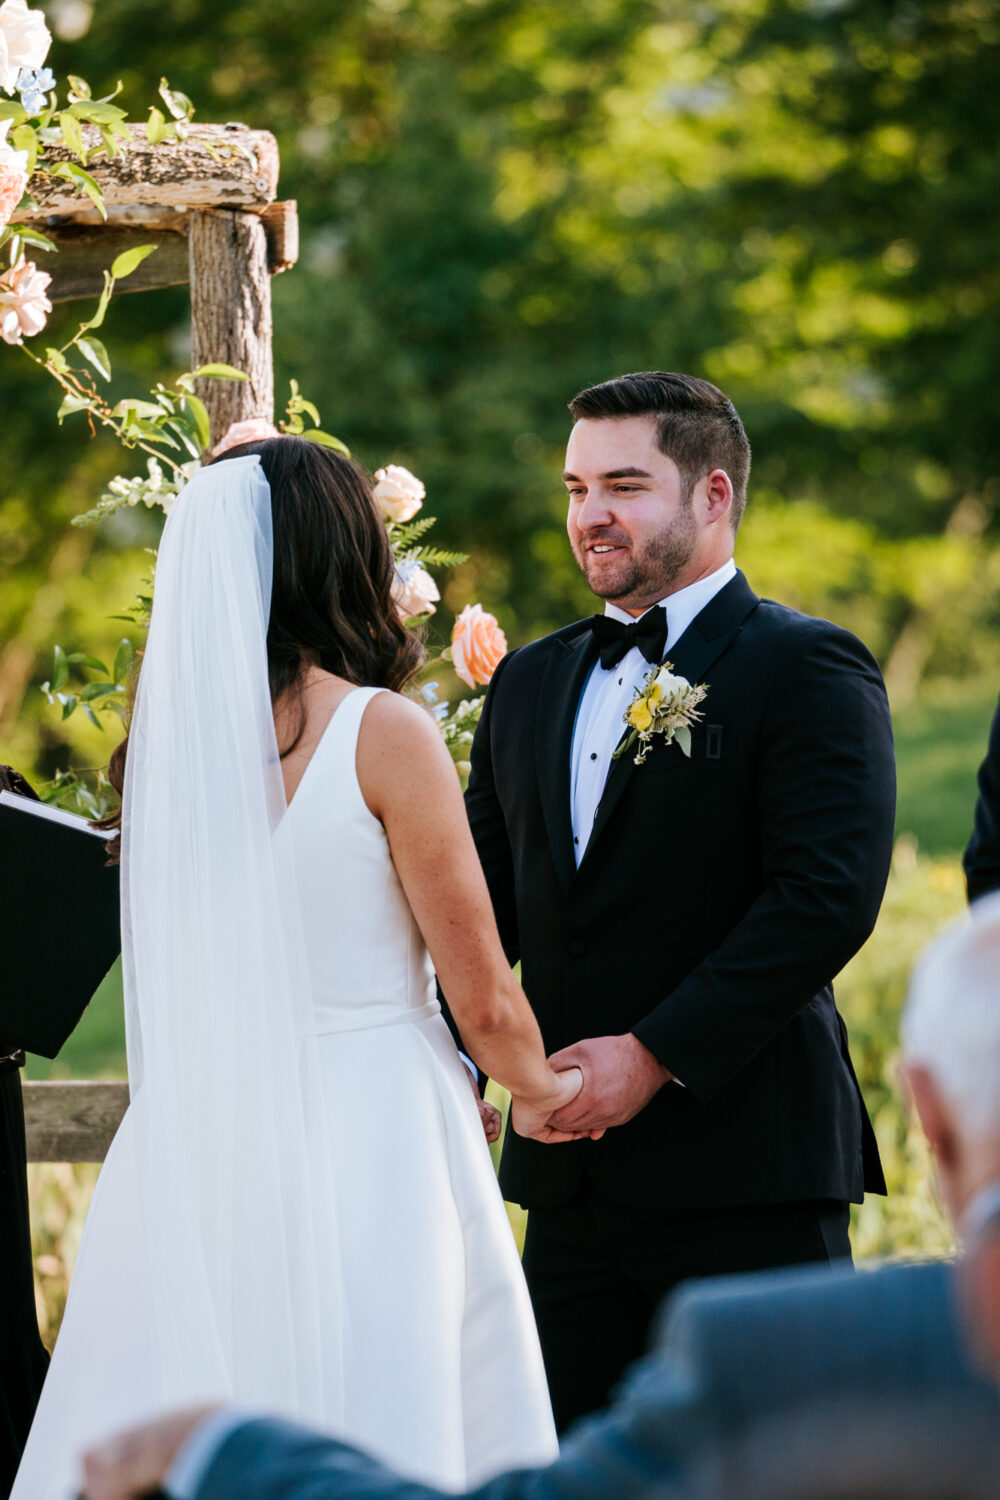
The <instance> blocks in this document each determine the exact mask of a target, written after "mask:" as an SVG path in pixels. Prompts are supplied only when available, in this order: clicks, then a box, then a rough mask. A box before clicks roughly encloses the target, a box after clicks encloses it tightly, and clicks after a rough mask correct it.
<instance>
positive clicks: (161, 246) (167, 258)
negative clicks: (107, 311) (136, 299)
mask: <svg viewBox="0 0 1000 1500" xmlns="http://www.w3.org/2000/svg"><path fill="white" fill-rule="evenodd" d="M49 238H50V239H51V240H52V241H53V242H54V243H55V246H56V249H57V250H58V252H59V253H58V254H57V255H48V256H46V255H42V254H35V256H34V258H35V261H36V262H37V264H38V266H39V268H40V269H41V270H43V271H47V272H48V273H49V275H50V276H51V277H52V282H51V284H50V286H49V289H48V297H49V301H50V302H75V301H76V300H77V299H78V298H80V297H99V296H100V294H101V289H102V288H103V286H104V272H105V271H108V270H110V269H111V263H112V261H113V260H114V259H115V256H116V255H121V253H122V251H123V250H131V249H133V248H134V247H135V246H138V245H155V246H156V253H155V254H154V255H150V256H149V257H148V258H147V259H146V260H144V261H143V262H142V264H141V265H140V266H138V267H137V268H136V269H135V270H134V271H133V272H132V274H131V276H129V277H127V278H126V279H125V280H124V281H121V282H119V283H117V285H116V289H115V292H116V295H119V294H120V293H122V292H149V291H152V290H153V289H154V288H156V287H161V286H180V285H182V284H183V283H184V282H186V281H187V279H188V247H187V237H186V236H185V235H183V234H179V233H178V232H177V231H176V230H171V229H155V230H149V229H117V228H112V229H106V228H103V227H99V226H98V225H96V224H68V225H64V226H62V227H60V228H58V229H55V230H50V231H49Z"/></svg>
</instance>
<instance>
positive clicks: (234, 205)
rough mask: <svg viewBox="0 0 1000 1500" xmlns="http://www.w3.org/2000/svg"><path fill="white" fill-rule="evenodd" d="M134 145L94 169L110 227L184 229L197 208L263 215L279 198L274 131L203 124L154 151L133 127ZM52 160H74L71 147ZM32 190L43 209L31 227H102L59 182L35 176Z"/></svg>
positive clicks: (141, 128)
mask: <svg viewBox="0 0 1000 1500" xmlns="http://www.w3.org/2000/svg"><path fill="white" fill-rule="evenodd" d="M128 130H129V133H130V136H131V140H130V141H129V142H128V143H127V145H126V149H125V150H124V151H123V152H122V154H121V155H120V156H116V157H113V158H109V157H107V156H95V157H93V158H92V160H91V161H90V162H88V164H87V170H88V171H89V172H90V173H91V175H92V176H93V177H94V178H95V179H96V180H97V182H98V183H99V184H100V188H101V191H102V193H103V194H104V203H105V207H106V209H107V215H108V218H107V222H108V223H109V224H117V225H126V224H142V225H145V226H146V227H148V228H159V229H171V228H176V227H177V225H178V221H179V220H183V218H184V217H185V216H186V215H187V214H188V213H189V212H190V210H191V209H201V208H208V207H217V208H231V209H239V210H242V211H244V212H256V213H262V212H263V210H264V209H265V208H266V207H267V205H268V204H269V203H273V202H274V199H275V196H276V194H277V191H278V144H277V142H276V141H275V139H274V136H273V135H271V134H270V132H269V131H267V130H250V129H248V127H247V126H246V125H237V124H232V125H196V126H192V128H191V133H190V135H189V136H188V138H187V140H184V141H161V142H160V144H159V145H158V146H151V145H150V144H149V142H148V141H147V140H146V127H145V125H129V126H128ZM83 137H84V142H85V144H86V145H87V147H88V149H89V148H91V147H93V146H95V145H98V146H99V145H100V137H99V135H98V134H97V131H96V130H95V129H94V127H93V126H91V125H88V126H84V128H83ZM206 142H207V143H208V144H209V145H210V146H211V147H212V148H213V150H211V151H210V150H208V149H206V145H205V144H204V143H206ZM46 159H47V160H48V161H49V162H50V163H52V164H54V163H56V162H58V161H73V160H74V158H73V156H72V155H71V153H70V152H69V151H68V150H66V149H65V148H64V147H60V146H52V147H49V148H48V150H47V151H46ZM28 191H29V192H30V194H31V196H32V197H33V198H34V200H35V207H34V208H32V209H29V210H27V211H26V212H22V213H19V214H18V218H19V219H20V220H23V221H24V222H26V223H34V224H43V225H44V224H46V223H52V222H53V221H57V222H58V221H62V222H64V223H73V224H101V223H103V222H104V221H103V220H102V218H101V215H100V214H99V213H98V211H97V209H96V208H95V207H94V206H93V204H92V203H91V202H90V200H89V199H87V198H81V197H80V196H79V195H78V194H76V193H75V192H74V191H73V187H72V184H71V183H68V182H64V181H63V180H62V178H59V177H49V176H46V175H38V174H36V175H35V176H33V177H32V178H31V179H30V181H29V183H28Z"/></svg>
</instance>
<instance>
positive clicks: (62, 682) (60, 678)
mask: <svg viewBox="0 0 1000 1500" xmlns="http://www.w3.org/2000/svg"><path fill="white" fill-rule="evenodd" d="M68 681H69V658H68V657H67V655H66V653H65V651H64V650H63V648H62V647H61V646H56V647H55V648H54V650H53V652H52V691H53V692H54V693H58V692H60V691H61V689H62V688H64V687H65V686H66V684H67V682H68Z"/></svg>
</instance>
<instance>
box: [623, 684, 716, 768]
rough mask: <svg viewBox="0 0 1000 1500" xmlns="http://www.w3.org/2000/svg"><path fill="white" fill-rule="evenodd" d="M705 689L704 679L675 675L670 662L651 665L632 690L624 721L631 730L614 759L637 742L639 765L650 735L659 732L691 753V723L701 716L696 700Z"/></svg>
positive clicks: (649, 740)
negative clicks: (690, 678) (700, 680)
mask: <svg viewBox="0 0 1000 1500" xmlns="http://www.w3.org/2000/svg"><path fill="white" fill-rule="evenodd" d="M707 692H708V687H707V686H706V684H705V683H704V682H698V683H696V684H695V685H694V687H692V686H691V684H690V682H688V680H687V678H686V677H675V676H674V669H673V667H672V665H671V664H670V662H668V661H665V662H664V663H663V665H662V667H651V668H650V669H649V671H648V672H647V673H646V675H645V677H644V678H643V679H642V683H641V684H640V686H639V687H637V688H636V690H635V696H634V697H633V699H632V702H631V703H630V704H629V706H628V709H627V710H626V713H625V723H626V724H628V726H629V727H630V729H631V730H632V733H631V734H630V735H629V736H628V738H627V739H626V740H624V741H623V743H622V744H620V745H619V746H618V749H617V750H616V751H615V752H614V754H613V755H612V757H611V758H612V760H617V759H618V757H619V756H620V755H624V754H625V751H626V750H630V749H631V748H632V746H633V745H634V744H635V743H636V741H638V742H639V749H638V751H637V753H636V757H635V763H636V765H637V766H641V765H642V763H643V761H644V760H645V759H646V756H647V755H648V754H649V752H650V750H651V749H652V748H653V744H652V742H653V735H654V734H659V735H662V736H663V743H664V744H665V745H669V744H670V743H671V742H672V741H674V740H676V741H677V743H678V745H679V746H680V747H681V749H682V750H683V752H684V754H685V755H687V756H690V754H691V725H692V724H694V723H696V722H697V720H698V719H700V718H701V714H700V713H699V712H698V704H699V703H700V702H701V701H702V699H703V698H704V697H705V695H706V693H707Z"/></svg>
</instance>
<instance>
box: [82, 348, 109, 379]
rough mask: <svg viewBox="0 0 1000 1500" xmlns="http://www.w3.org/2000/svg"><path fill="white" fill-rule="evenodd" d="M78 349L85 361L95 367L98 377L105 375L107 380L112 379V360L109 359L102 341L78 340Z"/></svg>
mask: <svg viewBox="0 0 1000 1500" xmlns="http://www.w3.org/2000/svg"><path fill="white" fill-rule="evenodd" d="M76 347H77V348H78V349H79V351H80V353H81V354H82V355H83V357H84V359H86V360H88V361H89V362H90V364H92V365H93V367H94V369H95V370H96V371H97V373H98V375H103V376H104V379H105V380H110V379H111V360H110V359H109V358H108V351H107V349H105V347H104V345H103V344H102V343H101V341H100V339H95V338H78V339H77V340H76Z"/></svg>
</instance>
